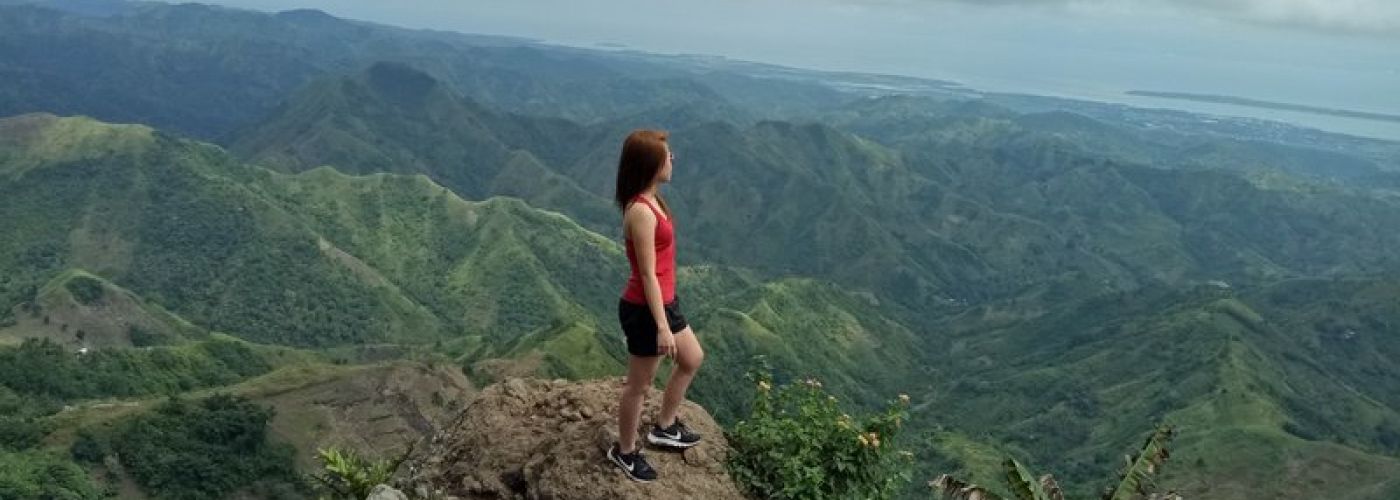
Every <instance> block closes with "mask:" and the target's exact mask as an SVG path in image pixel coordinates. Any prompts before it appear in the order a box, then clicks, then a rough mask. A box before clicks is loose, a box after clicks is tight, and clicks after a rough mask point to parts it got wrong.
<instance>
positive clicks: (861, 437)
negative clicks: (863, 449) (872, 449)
mask: <svg viewBox="0 0 1400 500" xmlns="http://www.w3.org/2000/svg"><path fill="white" fill-rule="evenodd" d="M856 441H860V445H861V446H870V440H869V439H866V438H865V434H858V435H856Z"/></svg>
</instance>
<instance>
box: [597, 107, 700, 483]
mask: <svg viewBox="0 0 1400 500" xmlns="http://www.w3.org/2000/svg"><path fill="white" fill-rule="evenodd" d="M673 159H675V157H674V156H673V155H672V154H671V147H670V145H668V144H667V143H666V133H665V132H662V131H658V130H638V131H635V132H632V134H630V135H628V136H627V140H626V141H624V142H623V143H622V158H621V159H620V160H619V161H618V164H617V191H616V195H615V201H616V202H617V206H618V208H620V209H621V210H622V234H623V236H624V238H625V240H626V242H627V262H628V263H629V264H631V268H632V275H631V277H629V278H628V279H627V287H626V288H625V289H623V291H622V300H621V301H619V303H618V306H617V316H618V320H619V321H620V322H621V323H622V331H623V332H624V333H625V334H626V336H627V352H628V354H629V356H628V357H627V387H625V388H624V389H623V390H622V398H621V402H620V404H619V405H618V416H617V417H618V418H617V419H618V442H617V443H613V445H612V447H610V448H608V459H609V460H612V462H613V463H616V464H617V466H618V467H620V468H622V470H623V472H626V473H627V477H629V478H631V479H632V480H634V481H642V482H647V481H652V480H655V479H656V471H655V470H654V469H652V468H651V465H650V464H648V463H647V461H646V457H644V456H642V452H641V448H640V447H638V445H637V426H638V423H639V421H640V420H641V415H642V403H643V402H644V400H645V399H646V395H647V391H648V390H650V389H651V383H652V380H653V379H654V378H655V376H656V367H657V366H658V365H660V364H661V357H662V356H666V357H670V358H672V359H673V360H675V369H674V370H672V371H671V380H670V381H668V382H667V383H666V393H665V395H664V396H663V398H662V403H661V414H659V415H656V420H655V421H654V423H653V424H652V428H651V432H648V433H647V436H646V438H647V442H649V443H651V444H653V445H658V446H665V447H670V448H689V447H691V446H695V444H696V443H699V442H700V436H699V435H698V434H695V433H694V432H692V431H691V430H690V428H688V427H686V425H685V424H684V423H682V422H681V421H680V419H679V418H677V416H676V411H677V410H678V409H679V408H680V404H681V401H682V400H684V399H685V391H686V388H688V387H690V381H691V380H692V379H694V378H695V371H696V370H698V369H699V368H700V362H701V360H703V359H704V358H705V352H704V350H702V349H701V348H700V342H699V341H698V340H696V338H695V332H693V331H691V329H690V325H688V324H686V322H685V316H684V315H682V314H681V309H680V302H679V301H677V300H676V245H675V244H676V241H675V231H674V227H673V226H672V219H671V210H670V208H669V207H667V206H666V201H665V200H663V199H662V198H661V195H660V194H658V193H657V189H658V188H659V187H660V186H661V184H662V183H665V182H670V181H671V161H672V160H673Z"/></svg>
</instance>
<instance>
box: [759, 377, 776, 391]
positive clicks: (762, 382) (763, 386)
mask: <svg viewBox="0 0 1400 500" xmlns="http://www.w3.org/2000/svg"><path fill="white" fill-rule="evenodd" d="M772 388H773V386H771V385H768V381H767V380H760V381H758V390H760V391H763V392H768V390H769V389H772Z"/></svg>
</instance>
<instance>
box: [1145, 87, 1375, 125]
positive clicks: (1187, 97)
mask: <svg viewBox="0 0 1400 500" xmlns="http://www.w3.org/2000/svg"><path fill="white" fill-rule="evenodd" d="M1125 93H1126V94H1128V95H1133V96H1142V97H1160V98H1163V99H1180V100H1184V101H1196V102H1208V103H1214V104H1232V105H1235V106H1248V107H1251V108H1264V109H1277V110H1282V111H1298V112H1302V113H1312V114H1316V115H1330V116H1340V117H1344V118H1360V119H1363V120H1376V121H1383V122H1395V123H1400V115H1392V114H1386V113H1372V112H1369V111H1353V110H1349V109H1335V108H1323V107H1318V106H1307V105H1303V104H1289V103H1286V102H1271V101H1261V100H1258V99H1249V98H1245V97H1233V96H1224V95H1210V94H1191V93H1186V92H1157V91H1151V90H1129V91H1127V92H1125Z"/></svg>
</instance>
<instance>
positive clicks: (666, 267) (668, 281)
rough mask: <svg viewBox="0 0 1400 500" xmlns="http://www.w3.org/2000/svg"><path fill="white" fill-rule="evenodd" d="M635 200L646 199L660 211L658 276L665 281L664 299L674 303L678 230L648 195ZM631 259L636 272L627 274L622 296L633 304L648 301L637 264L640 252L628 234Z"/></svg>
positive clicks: (657, 212)
mask: <svg viewBox="0 0 1400 500" xmlns="http://www.w3.org/2000/svg"><path fill="white" fill-rule="evenodd" d="M632 201H633V202H642V203H645V204H646V205H647V208H650V209H651V213H653V214H656V280H657V281H659V282H661V302H664V303H667V304H670V303H671V301H673V300H676V246H675V240H676V233H675V229H674V228H672V227H671V218H670V217H665V216H664V215H665V214H663V213H662V212H661V211H660V210H657V209H656V207H654V206H652V204H651V202H650V201H647V199H646V198H644V197H641V196H638V197H636V198H634V199H633V200H632ZM627 263H628V264H631V265H632V276H631V277H628V278H627V288H624V289H623V290H622V300H625V301H628V302H631V303H633V304H639V305H646V303H647V294H646V289H645V288H643V287H642V274H641V270H640V269H639V268H638V266H637V252H636V250H635V249H633V248H632V238H631V237H628V238H627Z"/></svg>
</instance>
